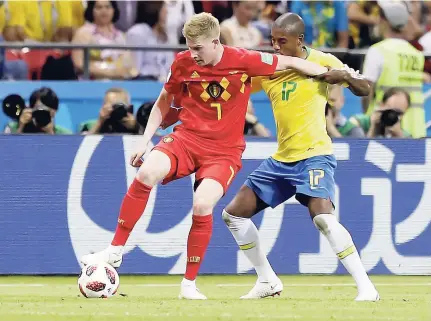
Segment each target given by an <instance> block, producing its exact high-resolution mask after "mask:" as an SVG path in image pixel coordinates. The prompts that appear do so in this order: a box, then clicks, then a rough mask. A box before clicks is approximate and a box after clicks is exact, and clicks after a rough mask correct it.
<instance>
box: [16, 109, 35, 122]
mask: <svg viewBox="0 0 431 321" xmlns="http://www.w3.org/2000/svg"><path fill="white" fill-rule="evenodd" d="M32 113H33V110H32V109H30V108H24V109H23V111H22V112H21V115H20V116H19V125H20V126H25V125H27V124H28V123H29V122H31V120H32V118H33V115H32Z"/></svg>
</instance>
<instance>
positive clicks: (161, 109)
mask: <svg viewBox="0 0 431 321" xmlns="http://www.w3.org/2000/svg"><path fill="white" fill-rule="evenodd" d="M172 100H173V95H172V94H169V93H168V92H167V91H166V89H165V88H163V89H162V91H161V92H160V95H159V98H157V101H156V102H155V103H154V106H153V108H152V109H151V113H150V116H149V118H148V123H147V127H145V131H144V135H143V136H142V139H141V141H140V142H139V146H137V149H136V151H135V152H134V153H133V154H132V156H131V158H130V165H132V166H140V163H141V157H142V156H143V155H144V154H145V152H146V150H147V145H148V143H149V142H150V140H151V138H153V136H154V134H155V133H156V131H157V129H158V128H159V126H160V124H161V123H162V121H163V119H164V117H165V116H166V115H167V113H168V112H169V109H170V106H171V103H172Z"/></svg>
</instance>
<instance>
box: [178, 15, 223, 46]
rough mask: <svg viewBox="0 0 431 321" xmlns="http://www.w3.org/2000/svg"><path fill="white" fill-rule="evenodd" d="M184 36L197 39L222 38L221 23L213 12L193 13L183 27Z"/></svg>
mask: <svg viewBox="0 0 431 321" xmlns="http://www.w3.org/2000/svg"><path fill="white" fill-rule="evenodd" d="M183 36H184V37H185V38H186V39H190V40H192V41H196V40H197V39H198V38H214V39H218V38H220V23H219V21H218V19H217V18H216V17H214V16H213V15H212V14H211V13H207V12H202V13H198V14H195V15H193V16H192V17H191V18H190V19H189V20H188V21H187V22H186V23H185V24H184V27H183Z"/></svg>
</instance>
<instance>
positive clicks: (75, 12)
mask: <svg viewBox="0 0 431 321" xmlns="http://www.w3.org/2000/svg"><path fill="white" fill-rule="evenodd" d="M67 3H68V4H69V10H70V12H71V14H72V27H73V31H74V33H75V31H76V30H77V29H78V28H79V27H81V26H82V25H83V24H84V23H85V17H84V14H85V8H86V1H85V0H72V1H67Z"/></svg>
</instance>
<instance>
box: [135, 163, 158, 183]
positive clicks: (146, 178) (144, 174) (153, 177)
mask: <svg viewBox="0 0 431 321" xmlns="http://www.w3.org/2000/svg"><path fill="white" fill-rule="evenodd" d="M136 179H137V180H138V181H140V182H141V183H144V184H145V185H148V186H151V187H152V186H154V185H157V184H158V183H159V182H160V181H161V180H162V179H163V175H161V173H160V172H159V171H157V170H149V169H147V168H146V167H144V166H141V168H140V169H139V171H138V173H137V174H136Z"/></svg>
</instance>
